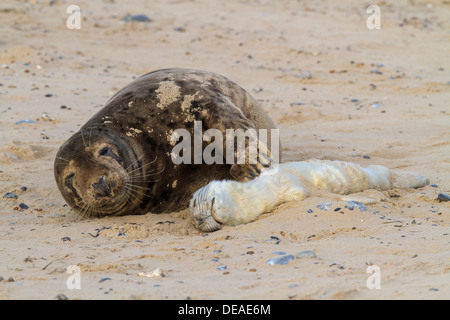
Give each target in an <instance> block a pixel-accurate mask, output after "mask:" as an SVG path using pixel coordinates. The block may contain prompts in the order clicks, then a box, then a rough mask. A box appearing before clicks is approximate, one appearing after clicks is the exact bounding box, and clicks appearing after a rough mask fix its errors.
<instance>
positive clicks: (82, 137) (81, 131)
mask: <svg viewBox="0 0 450 320" xmlns="http://www.w3.org/2000/svg"><path fill="white" fill-rule="evenodd" d="M80 133H81V139H83V145H84V147H85V148H87V145H86V141H85V140H84V134H83V129H81V130H80Z"/></svg>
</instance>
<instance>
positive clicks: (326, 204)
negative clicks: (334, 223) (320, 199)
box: [317, 202, 332, 211]
mask: <svg viewBox="0 0 450 320" xmlns="http://www.w3.org/2000/svg"><path fill="white" fill-rule="evenodd" d="M331 205H332V203H330V202H327V203H321V204H319V205H317V208H319V209H320V210H323V211H328V206H331Z"/></svg>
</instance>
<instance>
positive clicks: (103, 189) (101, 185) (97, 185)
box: [92, 176, 111, 197]
mask: <svg viewBox="0 0 450 320" xmlns="http://www.w3.org/2000/svg"><path fill="white" fill-rule="evenodd" d="M92 187H93V188H94V190H95V191H97V196H99V197H107V196H109V195H110V194H111V186H110V185H109V184H108V182H107V178H106V177H105V176H102V177H100V179H98V182H94V183H93V184H92Z"/></svg>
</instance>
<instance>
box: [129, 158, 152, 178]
mask: <svg viewBox="0 0 450 320" xmlns="http://www.w3.org/2000/svg"><path fill="white" fill-rule="evenodd" d="M142 157H143V155H142V156H140V157H139V159H137V160H136V161H134V162H133V163H132V164H131V165H129V166H128V168H126V169H125V171H127V172H128V174H131V173H133V172H135V171H139V170H141V169H143V168H145V167H146V166H149V165H151V164H153V163H154V162H155V161H156V160H157V159H158V157H155V160H153V161H150V162H149V163H144V164H143V165H141V166H139V167H137V168H136V169H133V170H131V171H128V169H129V168H130V167H131V166H132V165H133V164H135V163H136V162H137V161H139V160H141V158H142ZM153 170H156V169H151V170H149V171H150V172H151V171H153Z"/></svg>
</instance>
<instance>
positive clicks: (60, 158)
mask: <svg viewBox="0 0 450 320" xmlns="http://www.w3.org/2000/svg"><path fill="white" fill-rule="evenodd" d="M56 159H59V160H63V161H66V162H70V161H69V160H67V159H64V158H62V157H56Z"/></svg>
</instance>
